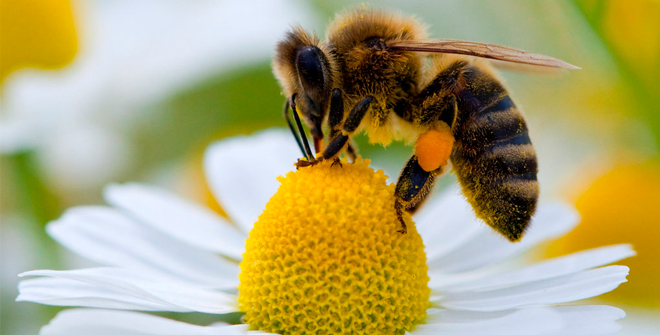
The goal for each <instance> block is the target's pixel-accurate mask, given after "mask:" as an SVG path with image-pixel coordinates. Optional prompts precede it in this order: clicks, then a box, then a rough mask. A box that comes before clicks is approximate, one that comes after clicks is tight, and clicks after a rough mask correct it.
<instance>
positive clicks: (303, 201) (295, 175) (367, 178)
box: [238, 160, 430, 334]
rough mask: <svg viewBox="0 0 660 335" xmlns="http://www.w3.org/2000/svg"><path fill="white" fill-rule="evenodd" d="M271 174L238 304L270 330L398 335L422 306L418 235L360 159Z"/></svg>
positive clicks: (425, 302) (378, 175) (380, 177)
mask: <svg viewBox="0 0 660 335" xmlns="http://www.w3.org/2000/svg"><path fill="white" fill-rule="evenodd" d="M331 164H332V162H322V163H320V164H318V165H315V166H312V167H306V168H301V169H300V170H298V171H296V172H289V173H288V174H287V175H286V177H280V179H279V180H280V182H281V185H280V188H279V190H278V191H277V193H276V194H275V195H274V196H273V197H272V198H271V199H270V201H269V202H268V204H267V205H266V210H265V211H264V212H263V214H261V216H260V217H259V221H258V222H257V223H256V224H255V226H254V228H253V229H252V231H251V232H250V237H249V238H248V240H247V245H246V252H245V254H244V255H243V262H242V263H241V274H240V275H239V278H240V286H239V299H238V301H239V308H240V310H241V311H243V312H245V321H246V322H247V323H248V324H249V325H250V328H251V329H259V330H264V331H268V332H275V333H280V334H403V333H404V332H405V331H410V330H412V328H413V327H414V326H415V325H417V324H419V323H421V322H422V321H423V320H424V318H425V317H426V309H427V308H428V307H429V306H430V304H429V294H430V290H429V288H428V285H427V284H428V281H429V277H428V275H427V269H428V268H427V266H426V255H425V253H424V245H423V244H422V239H421V237H420V236H419V234H418V233H417V230H416V229H415V225H414V224H413V223H412V222H411V220H410V217H409V216H408V215H406V218H405V219H406V223H407V225H408V233H407V234H400V233H398V232H397V230H399V225H400V223H399V222H398V220H397V217H396V213H395V211H394V185H392V184H390V185H387V184H386V182H385V180H386V176H385V175H384V173H383V172H382V171H378V172H374V170H373V169H371V168H369V161H368V160H366V161H362V160H358V162H356V163H355V164H348V163H347V162H346V161H345V160H344V161H342V164H343V166H342V167H340V166H339V165H335V166H331Z"/></svg>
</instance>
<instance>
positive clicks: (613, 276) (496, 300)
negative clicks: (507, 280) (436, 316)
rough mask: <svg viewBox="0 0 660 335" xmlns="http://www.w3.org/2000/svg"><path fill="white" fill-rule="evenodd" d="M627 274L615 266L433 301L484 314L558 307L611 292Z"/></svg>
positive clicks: (451, 307) (444, 305) (624, 279)
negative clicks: (540, 307) (524, 308)
mask: <svg viewBox="0 0 660 335" xmlns="http://www.w3.org/2000/svg"><path fill="white" fill-rule="evenodd" d="M627 275H628V267H625V266H617V265H612V266H607V267H604V268H598V269H592V270H588V271H583V272H580V273H576V274H571V275H567V276H562V277H557V278H552V279H548V280H544V281H540V282H534V283H529V284H523V285H519V286H515V287H508V288H501V289H494V290H487V291H483V292H461V293H450V294H447V295H445V296H443V297H440V298H439V299H437V298H435V299H432V302H437V303H439V304H440V305H442V306H443V307H445V308H449V309H459V310H472V311H485V312H487V311H500V310H507V309H513V308H519V307H524V306H535V305H544V304H559V303H564V302H571V301H576V300H581V299H586V298H591V297H594V296H597V295H600V294H603V293H605V292H609V291H611V290H613V289H615V288H616V287H617V286H619V284H621V283H624V282H626V276H627Z"/></svg>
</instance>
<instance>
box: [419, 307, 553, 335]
mask: <svg viewBox="0 0 660 335" xmlns="http://www.w3.org/2000/svg"><path fill="white" fill-rule="evenodd" d="M427 319H428V320H427V323H426V324H423V325H419V326H417V328H415V330H414V331H413V332H412V334H414V335H426V334H428V335H438V334H442V335H540V334H552V333H554V332H557V331H560V330H561V329H562V328H563V326H564V322H563V321H562V319H561V316H560V315H559V313H557V312H556V311H553V310H552V309H551V308H526V309H522V310H517V311H508V312H500V313H474V312H467V313H466V312H457V311H447V310H440V311H435V312H434V313H433V314H431V315H429V317H428V318H427Z"/></svg>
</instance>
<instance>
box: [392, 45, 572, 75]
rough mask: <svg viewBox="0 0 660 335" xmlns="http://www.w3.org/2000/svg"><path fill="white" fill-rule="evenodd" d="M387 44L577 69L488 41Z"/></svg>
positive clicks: (395, 48)
mask: <svg viewBox="0 0 660 335" xmlns="http://www.w3.org/2000/svg"><path fill="white" fill-rule="evenodd" d="M387 46H388V48H389V49H390V50H400V51H419V52H438V53H447V54H460V55H468V56H475V57H482V58H490V59H496V60H499V61H504V62H513V63H521V64H529V65H537V66H547V67H556V68H564V69H579V67H577V66H575V65H572V64H569V63H566V62H564V61H563V60H559V59H557V58H552V57H550V56H545V55H539V54H535V53H531V52H527V51H523V50H519V49H514V48H509V47H505V46H501V45H495V44H488V43H478V42H468V41H458V40H450V39H431V40H403V41H396V42H388V43H387Z"/></svg>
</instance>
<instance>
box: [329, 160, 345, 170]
mask: <svg viewBox="0 0 660 335" xmlns="http://www.w3.org/2000/svg"><path fill="white" fill-rule="evenodd" d="M335 165H339V167H340V168H341V167H344V165H343V164H342V163H341V160H339V158H335V159H334V161H333V162H332V165H330V167H333V166H335Z"/></svg>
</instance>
